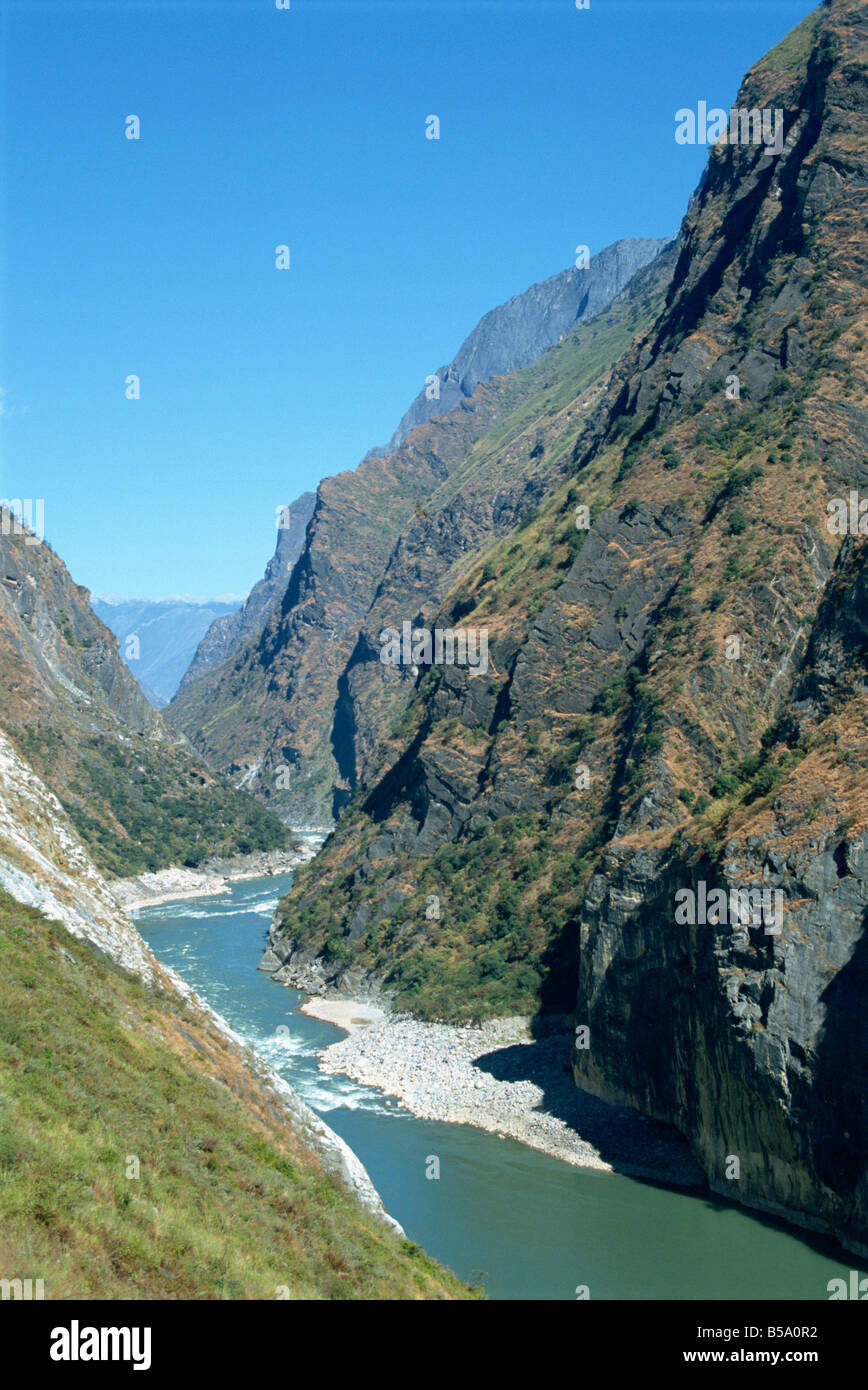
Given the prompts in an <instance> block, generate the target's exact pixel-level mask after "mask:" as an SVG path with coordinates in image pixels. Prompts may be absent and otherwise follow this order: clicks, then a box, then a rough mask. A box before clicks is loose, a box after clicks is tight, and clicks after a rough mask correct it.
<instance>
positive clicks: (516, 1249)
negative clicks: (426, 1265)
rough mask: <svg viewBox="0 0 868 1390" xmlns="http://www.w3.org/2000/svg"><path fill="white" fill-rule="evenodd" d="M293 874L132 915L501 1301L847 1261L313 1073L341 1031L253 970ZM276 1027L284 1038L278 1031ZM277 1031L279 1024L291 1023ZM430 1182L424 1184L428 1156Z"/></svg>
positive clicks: (433, 1246) (770, 1286) (760, 1289)
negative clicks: (436, 1172)
mask: <svg viewBox="0 0 868 1390" xmlns="http://www.w3.org/2000/svg"><path fill="white" fill-rule="evenodd" d="M291 881H292V880H291V876H290V875H283V876H275V877H272V878H262V879H249V880H246V881H243V882H239V883H236V884H234V885H233V886H232V887H231V889H230V890H229V891H228V892H227V894H226V895H225V896H222V897H219V898H197V899H187V900H184V901H179V902H170V903H162V904H160V905H158V906H155V907H150V908H143V909H142V910H141V911H140V912H139V913H137V914H136V921H137V925H138V927H139V930H140V931H141V933H142V935H143V937H144V938H145V940H146V941H147V942H148V943H149V944H150V946H151V947H152V948H153V950H154V952H155V954H156V955H157V956H158V958H159V959H161V960H163V961H165V963H166V964H167V965H170V966H172V967H173V969H175V970H177V972H178V974H179V975H181V976H182V978H183V979H185V980H186V981H187V982H188V983H189V984H190V985H192V986H193V988H194V989H196V990H197V991H198V993H199V994H200V995H201V996H202V997H203V998H204V999H205V1000H207V1002H208V1003H209V1004H211V1006H212V1007H213V1008H215V1009H216V1010H217V1011H218V1012H219V1013H221V1014H222V1015H223V1016H224V1018H225V1019H226V1020H227V1021H228V1022H229V1023H230V1024H231V1026H232V1027H233V1028H234V1029H235V1031H236V1032H237V1033H239V1034H240V1035H241V1036H242V1037H243V1038H244V1039H245V1041H246V1042H248V1043H250V1044H251V1045H252V1046H253V1047H254V1048H255V1049H256V1051H257V1052H259V1053H261V1055H262V1056H263V1057H265V1058H266V1059H267V1060H268V1061H269V1062H270V1063H271V1065H272V1066H273V1067H274V1068H275V1069H276V1070H277V1071H278V1072H279V1073H280V1074H281V1076H283V1077H284V1078H285V1079H286V1080H287V1081H288V1082H290V1084H291V1085H292V1086H294V1087H295V1088H296V1090H297V1091H298V1092H299V1093H300V1094H301V1095H302V1096H303V1097H304V1099H305V1100H306V1101H307V1102H308V1104H309V1105H311V1106H312V1107H313V1109H314V1110H316V1111H317V1112H318V1113H319V1114H320V1115H321V1116H322V1117H323V1119H324V1120H325V1121H326V1122H327V1123H328V1124H329V1125H330V1126H331V1127H332V1129H334V1130H335V1131H336V1132H337V1133H338V1134H340V1135H341V1136H342V1137H343V1138H344V1139H345V1140H346V1141H347V1143H348V1144H349V1145H350V1146H351V1148H353V1149H354V1150H355V1152H356V1153H357V1154H358V1155H359V1158H360V1159H361V1161H362V1162H363V1163H364V1165H365V1167H366V1168H367V1170H368V1172H369V1173H370V1175H371V1179H372V1180H373V1182H374V1184H375V1186H376V1187H377V1189H378V1191H379V1192H380V1195H381V1196H382V1198H383V1202H384V1203H385V1206H386V1208H387V1210H388V1211H389V1212H391V1214H392V1215H393V1216H394V1217H396V1219H397V1220H398V1221H400V1223H401V1225H402V1226H403V1227H404V1229H405V1231H406V1232H407V1235H408V1236H409V1237H411V1239H413V1240H415V1241H417V1242H418V1243H419V1244H420V1245H422V1246H424V1248H425V1249H426V1250H427V1251H429V1253H430V1254H432V1255H434V1256H435V1257H436V1258H437V1259H438V1260H440V1261H441V1262H442V1263H443V1264H445V1265H448V1266H449V1268H451V1269H452V1270H454V1271H455V1273H456V1274H458V1275H460V1276H461V1277H462V1278H464V1279H467V1280H473V1279H477V1280H481V1281H482V1283H483V1284H484V1286H485V1289H486V1291H487V1293H488V1295H489V1296H490V1297H492V1298H498V1299H574V1298H575V1297H576V1290H577V1288H578V1287H579V1286H587V1288H588V1290H589V1294H590V1297H591V1299H648V1298H663V1299H711V1298H721V1299H758V1300H763V1301H765V1300H774V1299H797V1298H807V1299H822V1300H825V1299H827V1298H828V1293H827V1290H826V1285H827V1283H828V1281H829V1280H830V1279H832V1278H833V1277H843V1278H847V1277H848V1271H849V1270H850V1269H851V1268H859V1267H860V1266H859V1265H858V1264H857V1262H856V1261H855V1257H854V1258H852V1259H851V1258H849V1257H847V1256H846V1255H845V1256H843V1257H841V1256H840V1254H839V1253H837V1252H836V1250H835V1247H833V1246H832V1245H831V1244H830V1243H829V1244H827V1243H825V1242H823V1241H821V1240H813V1239H806V1238H803V1237H801V1236H799V1235H796V1234H795V1233H793V1232H792V1231H791V1230H789V1229H787V1228H786V1227H784V1226H782V1225H780V1224H778V1223H776V1222H774V1221H771V1220H765V1219H763V1218H759V1217H755V1216H752V1215H749V1214H747V1213H746V1212H744V1211H741V1210H739V1209H738V1208H737V1207H735V1206H733V1205H730V1204H728V1203H726V1202H724V1201H722V1200H720V1199H719V1198H717V1197H712V1196H708V1195H697V1194H696V1193H686V1192H679V1191H671V1190H668V1189H666V1188H662V1187H657V1186H654V1185H652V1184H649V1183H645V1182H640V1181H638V1180H636V1179H633V1178H629V1177H624V1176H621V1175H620V1174H613V1173H602V1172H595V1171H593V1170H590V1169H583V1168H576V1167H574V1166H573V1165H571V1164H569V1163H563V1162H561V1161H560V1160H558V1159H554V1158H549V1157H548V1156H547V1155H545V1154H542V1153H538V1152H537V1151H535V1150H533V1149H528V1148H526V1147H525V1146H524V1145H521V1144H517V1143H515V1142H513V1141H512V1140H508V1139H501V1138H499V1137H497V1136H496V1135H492V1134H488V1133H485V1132H484V1131H482V1130H477V1129H472V1128H469V1127H467V1126H464V1125H452V1124H440V1123H435V1122H432V1121H427V1120H418V1119H416V1118H415V1117H414V1116H412V1115H410V1114H409V1113H408V1112H407V1111H406V1110H404V1109H403V1108H402V1106H401V1105H400V1104H399V1103H398V1102H396V1101H394V1100H391V1099H390V1098H389V1097H386V1096H384V1095H382V1094H381V1093H380V1092H378V1091H374V1090H372V1089H370V1088H368V1087H365V1086H361V1085H358V1084H357V1083H355V1082H353V1081H350V1080H349V1079H347V1078H346V1077H341V1076H332V1075H327V1074H324V1073H322V1072H320V1071H319V1070H318V1065H317V1051H318V1049H320V1048H322V1047H323V1046H325V1045H327V1044H328V1043H330V1042H335V1041H337V1040H338V1038H340V1037H343V1036H344V1035H343V1033H341V1032H340V1031H339V1030H338V1029H336V1028H334V1027H332V1025H330V1024H327V1023H322V1022H320V1021H319V1020H317V1019H313V1018H307V1017H306V1016H305V1015H304V1014H300V1013H297V1012H295V1010H296V1006H297V1005H298V1003H299V1002H300V1001H301V999H302V996H301V995H300V994H299V993H298V992H297V991H295V990H291V989H282V988H280V987H279V986H278V985H275V984H273V983H272V981H271V980H270V978H269V977H268V976H267V975H264V974H262V972H261V971H258V970H257V969H256V966H257V964H258V962H259V960H260V957H261V955H262V951H263V948H264V944H265V936H266V932H267V930H268V924H269V921H270V918H271V914H272V912H273V910H274V907H275V905H276V903H277V899H278V896H279V895H280V894H281V893H284V892H286V890H287V888H288V887H289V884H290V883H291ZM278 1029H280V1032H278ZM287 1030H288V1031H287ZM432 1155H436V1156H437V1157H438V1158H439V1160H440V1177H439V1179H436V1180H432V1179H429V1178H427V1177H426V1168H431V1166H432V1165H429V1164H428V1162H427V1160H428V1158H429V1156H432Z"/></svg>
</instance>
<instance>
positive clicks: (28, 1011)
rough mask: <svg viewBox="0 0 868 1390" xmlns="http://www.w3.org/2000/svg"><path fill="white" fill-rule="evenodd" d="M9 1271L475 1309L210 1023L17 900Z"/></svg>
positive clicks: (2, 1152)
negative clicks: (338, 1174)
mask: <svg viewBox="0 0 868 1390" xmlns="http://www.w3.org/2000/svg"><path fill="white" fill-rule="evenodd" d="M65 953H69V955H70V956H71V957H72V958H73V960H70V959H69V957H68V955H67V954H65ZM132 1158H135V1159H137V1160H138V1163H139V1171H140V1176H139V1177H138V1178H134V1177H128V1176H127V1171H128V1168H129V1170H130V1171H133V1169H132V1165H131V1163H130V1160H131V1159H132ZM0 1276H2V1277H5V1278H10V1279H11V1278H22V1279H26V1278H32V1279H44V1281H45V1296H46V1298H49V1299H69V1298H89V1299H108V1298H132V1299H164V1298H169V1299H274V1298H277V1297H279V1296H283V1297H286V1296H287V1294H285V1293H284V1294H282V1295H280V1294H279V1292H278V1291H279V1290H284V1289H285V1290H288V1296H289V1297H290V1298H292V1299H299V1298H304V1299H355V1298H367V1299H403V1298H454V1297H458V1298H466V1297H473V1296H474V1295H473V1294H472V1293H471V1291H470V1290H469V1289H467V1288H466V1287H465V1286H464V1285H462V1284H461V1283H460V1282H459V1281H458V1280H457V1279H455V1278H454V1277H453V1276H452V1275H451V1274H449V1273H448V1272H447V1271H445V1270H443V1269H441V1268H440V1267H439V1266H437V1265H436V1264H435V1263H434V1261H433V1260H431V1259H429V1258H428V1256H427V1255H425V1253H424V1252H423V1251H422V1250H420V1248H419V1247H418V1246H416V1245H414V1244H413V1243H412V1242H411V1241H408V1240H404V1239H402V1238H401V1237H400V1236H398V1235H397V1234H396V1233H394V1232H393V1231H391V1230H389V1229H387V1228H386V1227H385V1226H383V1225H382V1224H381V1223H379V1222H377V1221H375V1220H374V1219H373V1218H372V1217H370V1216H369V1215H368V1214H367V1213H366V1212H365V1211H364V1210H363V1209H362V1208H361V1207H360V1206H359V1204H358V1203H357V1202H356V1201H355V1200H354V1198H353V1197H352V1196H351V1194H350V1193H349V1192H348V1190H347V1189H346V1188H344V1186H343V1185H342V1184H341V1183H340V1182H339V1181H338V1180H337V1179H336V1178H335V1177H333V1176H332V1175H330V1174H329V1173H328V1172H326V1171H325V1170H324V1169H323V1168H322V1166H321V1164H320V1162H319V1160H318V1158H317V1156H316V1155H315V1154H314V1153H313V1152H312V1151H311V1150H309V1149H308V1148H307V1147H306V1146H305V1145H304V1143H303V1142H302V1141H301V1140H300V1139H299V1138H298V1136H297V1135H296V1134H295V1133H294V1131H293V1127H292V1125H291V1123H290V1122H289V1121H288V1120H287V1118H286V1116H285V1115H284V1114H283V1113H282V1112H281V1111H279V1110H278V1109H277V1108H276V1107H275V1103H274V1098H273V1096H272V1095H271V1093H270V1092H269V1091H268V1089H267V1087H266V1086H265V1085H264V1084H263V1083H262V1081H261V1080H260V1079H259V1078H258V1077H257V1076H256V1075H255V1073H254V1072H253V1071H252V1070H251V1069H249V1068H248V1067H247V1066H246V1065H245V1064H244V1063H243V1061H242V1059H241V1057H240V1055H239V1053H238V1052H237V1051H236V1050H235V1049H234V1048H233V1047H231V1046H230V1045H229V1044H228V1043H227V1042H226V1041H225V1040H224V1039H223V1038H222V1037H221V1036H220V1034H219V1033H217V1032H216V1030H214V1029H213V1028H212V1027H211V1025H210V1024H208V1023H207V1022H206V1021H204V1020H202V1019H200V1018H199V1016H198V1015H193V1014H192V1013H191V1012H190V1011H189V1010H187V1009H186V1008H185V1006H184V1005H183V1003H182V1002H181V1001H180V1000H178V999H177V998H176V997H175V996H173V995H169V994H167V993H165V992H163V991H162V990H160V989H158V988H156V987H154V988H148V987H146V986H145V985H143V984H142V983H141V982H139V981H138V980H136V979H134V978H133V977H131V976H129V975H128V974H127V973H126V972H124V971H123V970H122V969H120V968H119V967H117V966H115V965H114V964H112V963H111V962H110V961H109V960H108V959H107V958H106V957H104V956H102V955H101V954H100V953H99V952H98V951H96V950H95V949H93V948H92V947H90V946H89V945H88V944H86V943H84V942H82V941H79V940H77V939H76V938H74V937H71V936H70V935H69V933H68V932H66V930H65V929H64V928H63V927H61V926H59V925H58V924H56V923H52V922H48V921H47V920H46V919H45V918H44V917H42V916H41V915H40V914H39V913H37V912H35V911H33V910H32V909H29V908H25V907H22V906H20V905H19V904H18V903H16V902H14V901H13V900H12V899H10V898H9V897H7V895H5V894H0Z"/></svg>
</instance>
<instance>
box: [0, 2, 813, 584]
mask: <svg viewBox="0 0 868 1390" xmlns="http://www.w3.org/2000/svg"><path fill="white" fill-rule="evenodd" d="M812 8H813V6H812V5H811V4H810V3H809V0H720V2H719V3H716V2H712V0H708V3H706V0H684V3H681V2H678V3H675V2H669V0H647V3H645V2H642V0H591V8H590V10H587V11H577V10H576V9H575V6H574V4H573V0H527V2H526V3H511V0H493V2H492V3H486V2H483V0H475V3H474V0H437V3H425V0H406V3H400V4H398V3H390V2H389V0H292V7H291V9H290V10H289V11H288V12H285V11H279V10H277V9H276V8H275V6H274V3H273V0H222V2H221V0H204V2H203V3H199V0H189V2H188V3H185V2H184V0H175V3H158V2H156V0H149V2H147V3H145V2H144V0H143V2H142V3H139V2H138V0H109V3H92V0H64V2H63V3H54V2H53V0H25V2H24V3H15V0H0V12H2V29H0V41H2V42H0V49H2V65H3V88H4V97H3V106H2V113H0V118H2V125H3V129H2V130H0V137H2V139H0V143H2V146H3V147H4V150H5V153H4V157H3V166H4V167H3V170H2V185H0V199H2V217H0V224H2V227H3V232H2V245H0V257H2V260H0V296H2V302H0V310H2V321H3V329H4V332H3V345H2V350H0V389H2V392H3V394H2V396H0V417H2V418H0V444H2V448H0V495H2V496H9V497H17V496H24V497H44V498H45V515H46V535H47V538H48V539H49V541H50V542H51V544H52V545H53V546H54V548H55V549H56V550H57V551H58V552H59V554H60V555H61V556H62V558H63V559H64V560H65V561H66V563H67V564H68V566H69V568H70V570H71V571H72V574H73V577H74V578H75V579H76V580H77V581H78V582H79V583H83V584H86V585H87V586H88V587H89V588H91V589H92V590H93V591H94V592H106V591H109V592H114V593H119V594H120V593H123V594H129V595H134V596H137V597H158V596H161V595H163V594H166V593H178V592H188V593H198V594H203V595H204V594H218V593H226V592H242V591H244V590H246V589H248V588H249V587H250V586H251V585H252V584H253V583H254V582H255V581H256V580H257V579H258V578H259V576H260V575H261V573H262V570H263V568H264V566H265V563H266V561H267V559H268V558H269V556H270V554H271V552H272V550H273V546H274V538H275V532H274V525H275V521H274V518H275V508H276V507H277V506H279V505H281V504H283V503H286V502H289V501H291V499H292V498H293V497H294V496H296V495H297V494H298V493H299V492H301V491H303V490H305V489H307V488H314V487H315V486H316V484H317V482H318V481H319V479H320V478H322V477H324V476H326V475H328V474H332V473H337V472H340V471H342V470H344V469H348V468H354V467H355V466H356V465H357V464H358V462H359V460H360V458H361V457H362V455H363V454H364V453H365V451H366V450H367V449H368V448H369V447H371V446H373V445H378V444H381V443H383V442H384V441H385V440H386V439H387V438H388V436H389V435H390V434H391V432H392V430H393V429H394V427H395V425H396V424H397V422H398V419H399V418H400V416H401V415H402V414H403V412H404V410H405V409H406V407H407V406H408V404H409V403H410V401H411V400H412V398H413V397H414V396H415V394H416V392H417V391H418V390H419V389H420V387H421V385H422V384H423V383H424V379H425V377H426V375H427V374H428V373H429V372H432V371H434V370H436V368H437V367H438V366H440V365H441V364H442V363H444V362H447V361H448V360H449V359H450V358H451V357H452V355H453V354H454V352H455V350H456V349H457V348H458V346H459V344H460V342H461V341H462V339H463V338H464V337H465V336H466V334H467V333H468V332H469V331H470V329H471V328H472V327H473V326H474V324H475V323H476V322H477V321H478V319H479V318H480V317H481V315H482V314H483V313H485V312H486V310H488V309H490V308H491V307H493V306H494V305H495V304H498V303H501V302H502V301H503V300H504V299H507V298H509V297H510V296H511V295H513V294H517V293H519V292H521V291H522V290H524V289H526V288H527V286H528V285H530V284H532V283H533V282H534V281H536V280H540V279H543V278H545V277H546V276H549V275H553V274H555V273H557V272H558V271H560V270H563V269H564V268H565V267H566V266H568V265H570V264H572V262H573V259H574V248H575V247H576V245H577V244H580V243H586V244H587V245H589V246H590V248H591V251H592V253H593V252H596V251H598V250H601V249H602V248H603V247H604V246H606V245H608V244H609V243H610V242H612V241H614V240H616V239H617V238H619V237H628V236H668V235H670V234H672V233H674V232H675V230H676V228H677V226H678V223H679V222H680V220H681V217H682V215H683V213H684V210H685V207H686V203H687V199H688V196H689V194H690V192H691V191H692V189H693V188H694V187H695V185H696V183H697V181H698V179H699V176H700V173H701V170H702V166H703V163H704V160H705V153H706V152H705V151H704V150H702V149H701V148H698V147H697V148H690V147H686V146H679V145H677V144H676V143H675V140H674V127H675V122H674V113H675V111H676V109H677V108H678V107H681V106H692V107H695V105H696V102H697V101H698V100H700V99H702V100H707V101H708V102H709V103H710V104H711V105H719V106H723V107H728V106H729V105H730V104H731V103H732V101H733V100H734V98H735V95H736V91H737V88H738V84H739V81H740V79H741V77H742V75H743V73H744V72H745V70H746V69H747V68H748V67H750V66H751V64H752V63H753V62H755V61H756V60H757V59H758V58H759V57H760V56H761V55H762V54H763V53H764V52H766V51H767V50H768V49H769V48H770V47H772V45H773V44H774V43H776V42H777V41H778V40H779V39H780V38H782V37H783V36H784V34H786V33H787V32H788V31H789V30H790V29H791V28H792V27H793V25H795V24H796V23H798V21H799V20H800V19H802V18H803V17H804V16H805V15H806V14H807V13H808V12H809V11H810V9H812ZM130 114H135V115H138V116H139V117H140V119H141V139H140V140H139V141H130V140H127V139H126V138H125V135H124V122H125V118H126V117H127V116H128V115H130ZM430 114H436V115H438V116H439V117H440V120H441V138H440V140H439V141H433V140H426V139H425V118H426V116H428V115H430ZM279 243H287V244H288V245H289V246H290V248H291V268H290V269H289V270H288V271H285V272H283V271H278V270H277V269H275V266H274V248H275V246H276V245H277V244H279ZM131 373H136V374H137V375H139V377H140V378H141V390H142V397H141V400H139V401H128V400H126V399H125V396H124V381H125V378H126V377H127V376H128V375H129V374H131Z"/></svg>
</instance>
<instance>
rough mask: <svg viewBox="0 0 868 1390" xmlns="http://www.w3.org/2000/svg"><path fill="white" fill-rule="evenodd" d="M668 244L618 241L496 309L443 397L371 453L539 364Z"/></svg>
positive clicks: (424, 399)
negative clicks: (496, 381)
mask: <svg viewBox="0 0 868 1390" xmlns="http://www.w3.org/2000/svg"><path fill="white" fill-rule="evenodd" d="M666 245H668V242H667V241H666V239H665V238H664V239H663V240H660V239H657V238H653V237H631V238H629V239H628V240H626V241H616V242H613V244H612V245H611V246H607V247H606V248H605V250H604V251H601V252H600V253H599V255H596V256H592V257H591V261H590V264H589V265H588V266H587V267H586V268H585V269H582V270H580V269H578V268H577V267H575V266H572V267H571V268H570V269H569V270H564V271H561V273H560V275H553V276H552V277H551V279H550V280H542V281H540V283H539V284H537V285H531V287H530V289H528V290H525V292H524V294H517V295H514V296H513V298H512V299H508V300H507V302H506V303H505V304H500V305H498V307H497V308H496V309H492V310H491V311H490V312H489V313H487V314H486V315H485V316H484V318H482V319H480V321H479V323H478V324H477V325H476V327H475V328H474V330H473V332H472V333H471V334H470V335H469V337H467V338H465V340H464V342H463V343H462V344H461V347H460V348H459V349H458V352H457V353H456V354H455V356H454V358H453V359H452V361H451V362H450V363H449V365H448V366H447V367H440V368H438V370H437V372H436V373H432V375H436V376H437V378H438V385H437V387H436V390H437V391H438V392H439V396H438V397H437V398H435V399H433V400H431V399H429V398H428V388H426V389H423V390H422V391H420V392H419V395H418V396H417V397H416V399H415V401H414V402H413V404H412V405H411V406H410V409H409V410H408V411H407V413H406V414H405V415H404V416H403V418H402V420H401V423H400V424H399V425H398V428H397V429H396V430H395V433H394V434H393V435H392V438H391V439H390V440H389V443H388V444H387V445H386V446H385V448H384V449H381V450H375V449H372V450H371V451H370V454H371V455H373V454H391V453H393V452H394V450H395V449H397V447H398V445H399V444H401V443H402V442H403V440H405V439H406V438H407V435H408V434H409V433H410V431H411V430H413V429H415V428H416V426H417V425H421V424H423V423H424V422H425V421H426V420H432V419H433V418H434V417H435V416H436V415H447V414H448V413H449V411H450V410H454V409H455V407H456V406H457V405H459V404H460V402H461V400H462V398H463V397H466V396H471V395H472V394H473V392H474V391H475V390H476V387H477V386H478V385H479V384H480V383H481V382H483V381H490V379H491V378H492V377H493V376H503V375H504V374H505V373H506V372H514V371H516V370H517V369H518V368H520V367H527V366H529V365H530V363H531V362H535V361H536V360H537V358H538V357H542V355H543V353H544V352H547V351H548V349H549V348H550V347H554V345H555V343H557V342H560V340H561V339H562V338H563V337H565V335H566V334H567V333H569V332H571V331H572V329H573V328H575V327H576V326H577V325H578V324H580V323H584V322H585V321H586V320H587V319H592V318H594V317H595V315H596V314H599V313H602V311H603V310H604V309H605V308H607V307H608V305H609V304H611V302H612V300H613V299H614V298H615V297H616V295H619V294H620V293H621V291H622V290H623V289H624V287H625V286H626V285H627V284H628V283H629V281H630V280H632V279H633V276H634V275H635V274H636V273H637V271H639V270H641V269H642V267H643V266H645V265H647V264H648V262H649V261H651V260H653V259H654V257H655V256H657V255H659V254H660V252H661V251H662V250H663V248H664V247H665V246H666ZM430 389H435V388H434V387H433V386H432V387H431V388H430Z"/></svg>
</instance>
